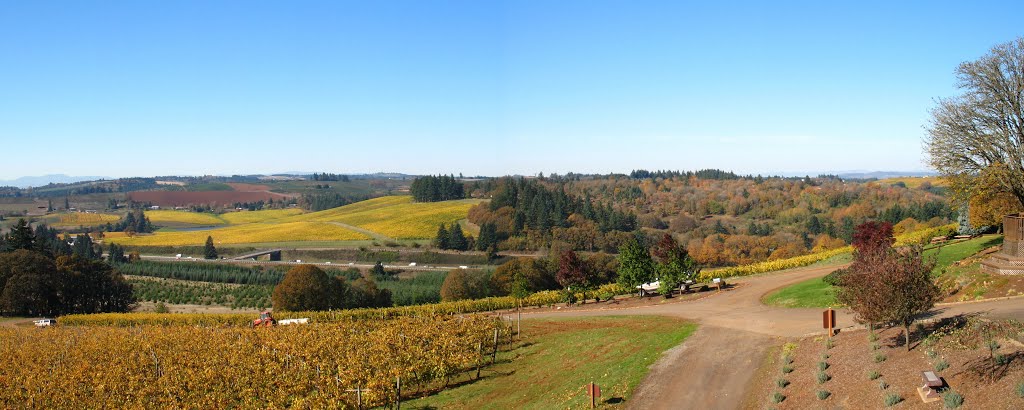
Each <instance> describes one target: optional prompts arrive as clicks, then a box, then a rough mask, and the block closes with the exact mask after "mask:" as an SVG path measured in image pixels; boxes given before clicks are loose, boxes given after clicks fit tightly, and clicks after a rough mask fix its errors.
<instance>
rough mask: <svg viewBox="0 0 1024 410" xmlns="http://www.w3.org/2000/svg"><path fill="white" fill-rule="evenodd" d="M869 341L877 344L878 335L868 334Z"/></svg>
mask: <svg viewBox="0 0 1024 410" xmlns="http://www.w3.org/2000/svg"><path fill="white" fill-rule="evenodd" d="M868 341H869V342H877V341H878V333H875V332H873V331H872V332H871V333H869V334H868Z"/></svg>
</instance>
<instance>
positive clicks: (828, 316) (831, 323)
mask: <svg viewBox="0 0 1024 410" xmlns="http://www.w3.org/2000/svg"><path fill="white" fill-rule="evenodd" d="M821 326H822V327H823V328H825V329H828V337H832V336H833V335H834V334H835V331H834V330H833V329H835V327H836V311H834V310H832V308H828V309H826V310H825V311H824V312H821Z"/></svg>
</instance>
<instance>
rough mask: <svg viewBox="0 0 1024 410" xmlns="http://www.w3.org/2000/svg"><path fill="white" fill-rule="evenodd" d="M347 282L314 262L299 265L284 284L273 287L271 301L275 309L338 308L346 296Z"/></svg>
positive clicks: (289, 274) (291, 270)
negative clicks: (331, 274) (333, 276)
mask: <svg viewBox="0 0 1024 410" xmlns="http://www.w3.org/2000/svg"><path fill="white" fill-rule="evenodd" d="M343 285H344V282H343V281H342V280H341V279H339V278H332V277H329V276H327V274H326V273H324V271H323V270H321V269H320V268H318V267H316V266H313V265H299V266H296V267H294V268H291V269H290V270H288V272H287V273H285V275H284V279H282V280H281V283H278V284H277V286H275V287H274V292H273V294H272V295H271V302H272V303H273V305H274V309H278V310H290V311H303V310H327V309H332V308H339V307H342V305H343V300H344V298H345V296H346V295H345V293H346V292H345V290H346V289H345V286H343Z"/></svg>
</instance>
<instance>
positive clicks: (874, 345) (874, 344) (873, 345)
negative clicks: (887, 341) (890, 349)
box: [871, 343, 882, 351]
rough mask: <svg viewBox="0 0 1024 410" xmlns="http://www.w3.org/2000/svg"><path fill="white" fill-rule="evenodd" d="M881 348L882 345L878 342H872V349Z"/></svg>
mask: <svg viewBox="0 0 1024 410" xmlns="http://www.w3.org/2000/svg"><path fill="white" fill-rule="evenodd" d="M881 348H882V346H879V345H878V343H872V344H871V350H872V351H875V350H878V349H881Z"/></svg>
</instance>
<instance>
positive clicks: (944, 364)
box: [935, 360, 949, 372]
mask: <svg viewBox="0 0 1024 410" xmlns="http://www.w3.org/2000/svg"><path fill="white" fill-rule="evenodd" d="M948 368H949V362H947V361H945V360H939V361H938V362H937V363H935V371H937V372H941V371H943V370H946V369H948Z"/></svg>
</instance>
